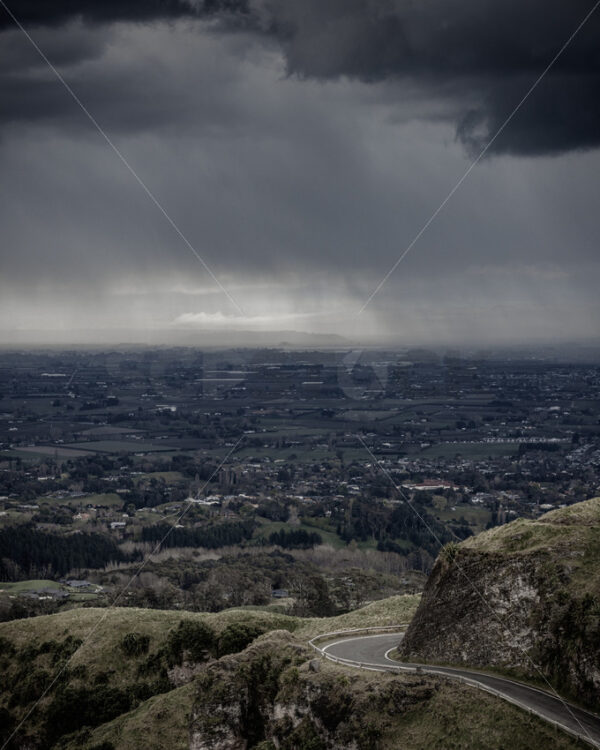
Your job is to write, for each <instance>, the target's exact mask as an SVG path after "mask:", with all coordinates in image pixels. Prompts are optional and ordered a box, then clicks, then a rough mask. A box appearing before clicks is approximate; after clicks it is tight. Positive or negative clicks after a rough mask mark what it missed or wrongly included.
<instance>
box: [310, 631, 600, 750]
mask: <svg viewBox="0 0 600 750" xmlns="http://www.w3.org/2000/svg"><path fill="white" fill-rule="evenodd" d="M407 627H408V624H400V625H387V626H382V627H378V628H354V629H352V630H338V631H335V632H333V633H322V634H321V635H316V636H314V638H311V640H310V641H309V642H308V643H309V645H310V646H312V648H314V649H315V651H318V652H319V654H320V655H321V656H323V657H324V658H325V659H327V660H328V661H331V662H334V663H336V664H342V665H344V666H348V667H354V668H356V669H364V670H366V671H368V672H392V673H395V674H400V673H409V674H432V675H439V676H441V677H447V678H448V679H450V680H457V681H458V682H462V683H463V684H465V685H470V686H471V687H474V688H477V689H478V690H483V691H484V692H486V693H489V694H490V695H494V696H496V697H497V698H501V699H502V700H505V701H507V702H508V703H512V704H513V705H514V706H517V707H518V708H520V709H522V710H523V711H526V712H527V713H528V714H530V715H532V716H537V717H538V718H540V719H543V720H544V721H546V722H548V723H549V724H552V725H553V726H555V727H556V728H557V729H561V730H562V731H563V732H566V733H567V734H569V735H571V736H572V737H575V738H576V739H577V740H581V741H583V742H585V743H587V744H588V745H590V746H591V747H595V748H600V742H596V741H595V740H593V739H592V738H591V737H589V736H588V735H586V734H582V733H581V732H578V731H577V730H575V729H573V728H571V727H568V726H566V725H565V724H561V722H559V721H556V720H555V719H551V718H550V717H548V716H546V715H545V714H542V713H540V712H539V711H536V710H535V709H533V708H531V707H530V706H528V705H527V704H525V703H522V702H521V701H519V700H517V699H516V698H513V697H512V696H510V695H508V694H507V693H502V692H501V691H499V690H495V689H494V688H492V687H489V685H485V684H484V683H482V682H479V681H478V680H477V679H475V678H470V677H465V676H464V675H460V674H451V673H449V672H445V671H442V670H440V669H436V668H435V667H433V666H429V665H425V664H415V665H411V666H407V665H405V664H398V665H397V666H396V665H393V664H390V666H389V667H388V666H383V665H381V664H370V663H369V662H361V661H354V660H353V659H344V658H342V657H339V656H333V655H332V654H328V653H327V651H325V650H324V649H322V648H319V647H318V646H317V645H316V643H315V641H317V640H324V639H325V640H330V639H331V638H335V637H338V636H340V637H342V638H343V637H344V636H351V635H360V634H361V633H367V634H369V633H373V632H376V631H377V632H378V633H381V632H382V631H391V632H392V633H394V632H398V631H399V630H400V629H401V628H404V629H405V628H407ZM492 676H494V677H496V676H497V675H492ZM500 679H504V678H500ZM507 682H515V680H507ZM517 684H519V685H520V684H524V683H517ZM526 687H527V688H530V689H532V690H537V688H531V687H530V686H529V685H526ZM539 692H544V691H543V690H541V691H539ZM546 694H547V695H552V694H551V693H546ZM554 697H555V696H554Z"/></svg>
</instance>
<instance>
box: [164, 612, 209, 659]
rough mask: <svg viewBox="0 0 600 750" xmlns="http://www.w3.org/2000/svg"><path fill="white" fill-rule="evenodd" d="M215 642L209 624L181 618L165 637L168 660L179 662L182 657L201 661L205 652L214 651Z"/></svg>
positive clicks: (204, 656)
mask: <svg viewBox="0 0 600 750" xmlns="http://www.w3.org/2000/svg"><path fill="white" fill-rule="evenodd" d="M215 642H216V641H215V631H214V630H213V629H212V628H211V627H210V625H207V624H206V623H204V622H194V621H193V620H181V622H180V623H179V625H178V627H177V628H176V629H175V630H172V631H171V632H170V633H169V636H168V639H167V653H168V655H169V660H170V661H171V662H172V663H175V664H181V662H182V660H183V659H184V657H187V658H189V659H190V661H203V660H204V659H205V658H206V655H207V653H212V652H213V651H214V648H215Z"/></svg>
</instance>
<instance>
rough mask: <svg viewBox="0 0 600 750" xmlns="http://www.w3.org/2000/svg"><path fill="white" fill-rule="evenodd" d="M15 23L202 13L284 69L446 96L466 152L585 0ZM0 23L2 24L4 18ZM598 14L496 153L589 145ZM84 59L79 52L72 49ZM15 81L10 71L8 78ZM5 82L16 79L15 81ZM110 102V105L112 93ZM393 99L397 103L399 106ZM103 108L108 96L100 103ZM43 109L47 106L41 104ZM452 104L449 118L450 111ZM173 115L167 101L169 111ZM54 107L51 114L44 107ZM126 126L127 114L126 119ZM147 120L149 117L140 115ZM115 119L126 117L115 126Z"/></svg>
mask: <svg viewBox="0 0 600 750" xmlns="http://www.w3.org/2000/svg"><path fill="white" fill-rule="evenodd" d="M11 7H12V10H13V11H14V13H15V15H16V16H17V17H18V18H19V19H20V20H21V22H22V23H23V24H24V25H25V26H27V27H32V26H37V27H39V26H43V25H52V26H57V25H60V24H63V23H66V22H67V21H73V20H76V19H81V20H83V22H84V23H91V24H99V23H103V24H104V23H107V22H112V21H152V20H157V19H176V18H182V17H189V18H200V19H207V18H208V19H213V20H216V21H219V23H218V24H217V26H218V28H220V29H223V30H227V29H229V30H233V29H244V30H246V31H254V32H255V33H257V34H260V35H261V36H262V37H263V38H265V39H267V38H270V39H272V40H274V41H275V42H276V43H277V44H278V45H279V47H280V48H281V50H282V51H283V54H284V57H285V61H286V66H287V70H288V72H289V74H292V75H297V76H300V77H304V78H315V79H326V80H329V79H337V78H341V77H348V78H352V79H359V80H361V81H363V82H382V81H401V82H406V83H408V84H410V86H411V87H412V90H414V88H415V87H417V88H418V89H419V91H420V92H421V95H423V96H427V95H429V96H431V97H435V96H437V95H439V92H440V89H442V90H443V91H444V96H445V97H446V98H448V99H449V102H448V117H449V118H453V119H454V120H455V122H456V132H457V137H458V138H459V140H460V141H461V142H462V143H463V144H464V145H465V146H466V147H467V148H468V149H469V150H471V151H473V152H476V151H477V150H478V149H480V148H481V147H482V145H484V144H485V143H486V142H487V141H488V140H489V138H490V137H491V136H492V135H493V134H494V133H495V132H496V131H497V130H498V128H499V127H500V126H501V125H502V123H503V122H504V120H505V119H506V117H507V116H508V115H509V114H510V112H511V111H512V110H513V108H514V107H515V105H516V104H517V103H518V102H519V101H520V99H521V97H522V96H523V94H524V93H525V91H527V89H528V88H529V87H530V86H531V84H532V83H533V81H534V80H535V79H536V78H537V76H538V75H539V74H540V73H541V71H542V70H543V69H544V68H545V67H546V65H547V64H548V62H549V61H550V60H551V59H552V58H553V56H554V55H555V54H556V52H557V51H558V50H559V49H560V47H561V46H562V44H563V43H564V42H565V41H566V39H567V37H568V36H569V34H570V33H571V32H572V31H574V30H575V28H576V27H577V25H578V24H579V23H580V22H581V20H582V19H583V17H584V15H585V13H586V12H587V11H588V10H589V9H590V8H591V7H592V3H591V0H571V2H568V3H566V2H564V0H532V1H531V2H527V3H524V2H522V0H427V2H416V1H415V0H163V1H162V2H147V1H143V0H139V2H132V1H131V0H130V1H129V2H117V0H109V2H106V0H96V2H94V1H92V0H87V2H75V0H61V1H59V2H52V3H47V2H41V1H40V0H38V1H37V2H34V1H33V0H13V3H12V5H11ZM0 23H1V24H3V25H4V26H5V27H7V26H9V24H10V20H9V19H7V17H6V14H4V15H2V13H0ZM599 41H600V12H599V13H598V14H596V15H594V16H593V17H592V18H591V19H590V20H589V22H588V23H587V24H586V26H585V28H584V29H583V30H582V31H581V33H580V34H579V35H578V36H577V38H576V40H575V41H574V43H573V44H572V45H571V46H570V47H569V49H568V50H567V51H566V52H565V54H564V55H563V56H562V57H561V58H560V60H559V61H558V62H557V64H556V65H555V66H554V67H553V69H552V70H551V72H550V73H549V74H548V75H547V77H546V78H545V80H544V82H543V84H542V85H541V86H540V87H539V88H538V89H537V90H536V91H535V93H534V95H533V96H532V97H531V98H530V99H529V100H528V102H527V104H526V106H525V107H523V109H522V110H521V111H520V112H519V115H518V117H516V118H515V120H514V121H513V122H512V123H511V126H510V128H508V129H507V131H506V132H505V133H503V134H502V136H501V137H500V138H499V139H498V140H497V141H496V142H495V144H494V150H495V151H496V152H509V153H515V154H546V153H557V152H564V151H568V150H572V149H578V148H581V149H584V148H593V147H596V146H598V145H599V144H600V44H599V43H598V42H599ZM81 55H82V56H84V55H85V50H84V49H82V50H81ZM12 83H15V79H13V80H12ZM17 83H18V84H19V85H21V84H22V83H23V81H22V80H18V78H17ZM10 84H11V81H9V82H8V83H6V82H5V83H4V84H3V88H4V89H5V90H6V89H7V88H8V89H9V90H8V92H7V93H8V94H9V99H8V101H7V104H6V105H5V106H4V107H3V111H4V112H7V113H8V115H5V117H6V118H7V119H25V120H26V119H29V118H32V119H35V118H37V117H39V116H40V113H42V112H43V111H44V105H45V103H46V102H48V96H47V95H46V94H45V93H44V92H43V91H36V94H35V96H36V97H38V96H39V99H40V101H39V103H36V104H35V105H34V106H32V107H31V108H30V107H29V106H28V102H27V98H25V99H24V100H21V101H15V100H14V97H10V93H11V92H10ZM115 93H116V99H115V102H114V105H116V106H118V104H119V98H118V92H115ZM400 103H401V102H400ZM107 104H108V103H107ZM48 106H49V107H50V108H51V109H52V107H53V103H52V102H51V101H50V102H48ZM457 110H458V112H459V114H458V115H457V114H456V112H457ZM175 111H176V112H177V109H176V110H175ZM55 114H58V113H55ZM128 120H131V121H133V122H135V121H136V118H135V117H134V118H131V117H130V118H128ZM146 122H148V123H149V125H150V126H151V122H150V121H148V120H146ZM124 127H127V125H124Z"/></svg>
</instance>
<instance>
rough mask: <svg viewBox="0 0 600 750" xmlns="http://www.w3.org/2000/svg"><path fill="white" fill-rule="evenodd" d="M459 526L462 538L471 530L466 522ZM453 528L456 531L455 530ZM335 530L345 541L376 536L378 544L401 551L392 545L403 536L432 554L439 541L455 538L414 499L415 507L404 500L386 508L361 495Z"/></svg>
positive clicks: (386, 548)
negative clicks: (364, 498) (362, 497)
mask: <svg viewBox="0 0 600 750" xmlns="http://www.w3.org/2000/svg"><path fill="white" fill-rule="evenodd" d="M415 510H416V511H417V513H418V515H417V513H415ZM460 530H461V533H460V534H459V535H460V536H461V538H463V535H464V536H468V535H469V534H471V531H470V529H469V528H468V526H466V527H465V528H464V529H463V527H462V525H461V526H460ZM453 531H455V533H456V530H454V529H453ZM337 532H338V534H339V535H340V537H341V538H342V539H343V540H344V541H346V542H351V541H352V540H356V541H366V540H367V539H373V540H376V541H377V542H378V543H379V545H380V548H381V549H383V550H387V551H400V550H399V549H398V550H397V549H396V548H395V547H394V545H393V542H394V540H398V539H402V540H406V541H409V542H411V543H412V544H413V545H414V546H415V547H418V548H421V549H424V550H426V551H427V552H429V553H430V554H432V555H436V554H437V552H438V550H439V548H440V542H441V544H445V543H446V542H449V541H450V540H451V539H453V538H454V535H453V534H452V532H451V531H450V530H449V529H448V528H447V527H446V525H444V524H443V523H440V522H439V521H438V520H437V519H436V518H434V517H433V516H432V515H431V514H430V513H429V512H428V511H427V509H426V508H425V507H423V506H422V505H421V504H417V503H416V502H415V504H414V508H410V507H409V506H408V504H407V503H403V504H401V505H396V506H394V507H393V508H389V507H387V506H385V505H382V504H380V503H377V504H375V503H369V502H367V501H364V500H360V499H357V500H354V501H353V502H352V504H351V507H350V508H349V509H348V511H347V512H346V513H345V514H344V518H343V519H342V520H340V522H339V523H338V527H337ZM432 532H433V533H432Z"/></svg>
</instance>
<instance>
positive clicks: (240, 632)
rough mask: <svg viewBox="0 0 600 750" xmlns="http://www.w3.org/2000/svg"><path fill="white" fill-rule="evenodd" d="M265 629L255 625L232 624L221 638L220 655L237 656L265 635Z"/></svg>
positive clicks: (219, 644)
mask: <svg viewBox="0 0 600 750" xmlns="http://www.w3.org/2000/svg"><path fill="white" fill-rule="evenodd" d="M264 632H265V631H264V628H261V627H260V626H259V625H255V624H254V623H243V622H232V623H230V624H229V625H227V627H226V628H225V629H224V630H223V632H222V633H221V635H220V636H219V643H218V654H219V656H224V655H225V654H235V653H238V652H239V651H243V650H244V649H245V648H246V646H249V645H250V644H251V643H252V641H253V640H254V639H255V638H257V637H258V636H259V635H262V634H263V633H264Z"/></svg>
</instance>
